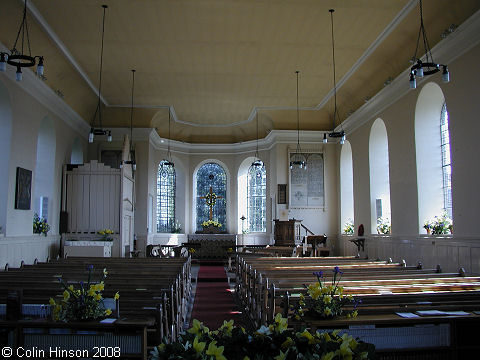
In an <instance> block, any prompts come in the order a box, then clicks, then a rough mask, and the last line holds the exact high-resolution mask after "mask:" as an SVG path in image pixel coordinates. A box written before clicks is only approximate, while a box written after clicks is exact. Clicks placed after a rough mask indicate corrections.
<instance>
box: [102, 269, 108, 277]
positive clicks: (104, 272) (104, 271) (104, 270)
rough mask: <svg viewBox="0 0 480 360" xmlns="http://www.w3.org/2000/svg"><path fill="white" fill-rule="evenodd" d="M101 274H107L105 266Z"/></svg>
mask: <svg viewBox="0 0 480 360" xmlns="http://www.w3.org/2000/svg"><path fill="white" fill-rule="evenodd" d="M103 275H105V276H107V275H108V271H107V268H104V269H103Z"/></svg>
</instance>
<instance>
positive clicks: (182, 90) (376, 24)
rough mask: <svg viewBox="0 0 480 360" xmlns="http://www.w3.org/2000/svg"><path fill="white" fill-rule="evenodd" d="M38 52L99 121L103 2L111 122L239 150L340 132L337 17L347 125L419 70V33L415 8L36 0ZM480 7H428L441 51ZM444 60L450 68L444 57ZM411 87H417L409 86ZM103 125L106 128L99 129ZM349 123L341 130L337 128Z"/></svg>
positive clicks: (268, 1)
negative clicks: (284, 136)
mask: <svg viewBox="0 0 480 360" xmlns="http://www.w3.org/2000/svg"><path fill="white" fill-rule="evenodd" d="M28 4H29V10H30V11H29V13H28V21H29V30H30V31H29V32H30V42H31V46H32V53H34V54H38V55H43V56H44V57H45V77H46V79H45V81H46V83H47V84H48V85H49V86H50V87H51V88H52V89H53V90H54V91H57V92H59V93H61V95H62V96H63V99H64V101H65V102H67V103H68V104H69V105H70V106H71V107H72V108H73V109H74V110H75V111H76V112H77V113H78V114H79V115H80V116H82V117H83V119H84V120H85V121H86V122H88V123H90V122H91V121H92V118H93V116H94V112H95V108H96V104H97V101H98V100H97V99H98V97H97V96H98V93H97V90H96V89H98V83H99V66H100V65H99V63H100V46H101V29H102V14H103V9H102V7H101V5H102V4H107V5H108V6H109V7H108V9H107V10H106V21H105V45H104V46H105V47H104V59H103V75H102V97H103V99H104V100H105V103H104V105H105V107H104V109H103V125H104V126H106V127H128V126H130V101H131V81H132V77H131V71H130V70H131V69H136V75H135V76H136V78H135V96H134V103H135V110H134V116H133V118H134V126H135V127H152V128H156V129H157V131H158V132H159V135H160V136H162V137H166V136H168V109H169V108H170V109H171V110H172V114H173V123H172V138H173V139H176V140H180V141H187V142H192V143H234V142H242V141H247V140H252V139H254V138H255V137H256V113H257V112H258V119H259V129H260V136H261V137H263V136H265V135H266V134H267V133H268V132H269V131H270V130H273V129H289V130H291V129H296V126H297V119H296V110H295V109H296V108H295V107H296V78H295V70H299V71H300V75H299V105H300V108H301V111H300V129H302V130H331V129H332V128H333V124H332V114H333V97H332V94H333V91H332V89H333V74H332V69H333V65H332V44H331V24H330V13H329V12H328V10H329V9H330V8H334V9H335V13H334V32H335V57H336V75H337V84H338V91H337V93H338V96H337V104H338V109H339V114H340V121H343V120H345V119H346V118H347V117H348V116H349V114H351V113H352V112H354V111H355V110H357V109H358V108H359V107H360V106H362V105H363V104H364V103H365V101H366V100H368V99H369V98H371V97H372V96H374V95H375V94H376V93H377V92H378V91H380V90H381V89H382V88H383V87H384V86H385V83H386V82H387V83H388V81H389V79H394V78H395V77H397V76H398V75H399V74H400V73H401V72H402V71H404V70H405V69H406V68H408V67H409V66H411V64H410V62H409V61H410V59H411V58H412V56H413V54H414V52H415V45H416V41H417V36H418V30H419V25H420V18H419V7H418V1H416V0H388V1H385V0H342V1H338V0H301V1H299V0H135V1H132V0H115V1H113V0H29V1H28ZM22 9H23V0H2V1H1V5H0V10H1V11H0V42H1V43H2V44H4V45H5V46H6V47H7V48H10V47H11V46H12V45H13V42H14V39H15V36H16V34H17V31H18V27H19V25H20V21H21V16H22ZM479 9H480V1H478V0H456V1H451V0H424V1H423V10H424V23H425V28H426V30H427V35H428V40H429V41H430V46H431V47H432V48H433V47H434V46H435V44H436V43H437V42H439V41H440V40H441V39H442V37H441V34H442V33H444V32H445V30H446V29H448V28H449V27H450V26H451V25H452V24H454V25H460V24H461V23H462V22H463V21H465V20H466V19H467V18H468V17H470V16H471V15H472V14H474V13H475V12H476V11H478V10H479ZM435 60H436V61H438V62H442V59H435ZM405 86H408V79H405ZM97 121H98V120H97ZM336 125H338V123H337V124H336Z"/></svg>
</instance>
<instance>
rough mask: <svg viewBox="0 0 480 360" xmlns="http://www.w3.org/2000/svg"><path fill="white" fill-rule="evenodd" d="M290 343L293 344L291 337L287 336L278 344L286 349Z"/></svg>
mask: <svg viewBox="0 0 480 360" xmlns="http://www.w3.org/2000/svg"><path fill="white" fill-rule="evenodd" d="M292 345H293V340H292V338H291V337H290V336H287V340H285V341H284V342H283V343H282V345H280V346H281V348H282V349H288V348H289V347H290V346H292Z"/></svg>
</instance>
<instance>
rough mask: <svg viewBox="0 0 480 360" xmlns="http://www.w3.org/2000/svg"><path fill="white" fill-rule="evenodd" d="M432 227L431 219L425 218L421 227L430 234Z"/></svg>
mask: <svg viewBox="0 0 480 360" xmlns="http://www.w3.org/2000/svg"><path fill="white" fill-rule="evenodd" d="M432 227H433V224H432V221H431V220H425V222H424V223H423V228H424V229H425V230H427V234H428V235H430V234H431V233H432Z"/></svg>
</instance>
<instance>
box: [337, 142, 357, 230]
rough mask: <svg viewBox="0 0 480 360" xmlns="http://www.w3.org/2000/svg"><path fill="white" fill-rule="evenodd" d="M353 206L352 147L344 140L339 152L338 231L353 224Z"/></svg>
mask: <svg viewBox="0 0 480 360" xmlns="http://www.w3.org/2000/svg"><path fill="white" fill-rule="evenodd" d="M353 204H354V203H353V160H352V146H351V145H350V142H349V141H348V140H345V143H344V144H343V145H342V150H341V152H340V225H341V229H340V230H341V231H342V232H343V229H344V228H345V225H346V224H347V222H350V221H351V222H352V223H354V217H353V215H354V213H353Z"/></svg>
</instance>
